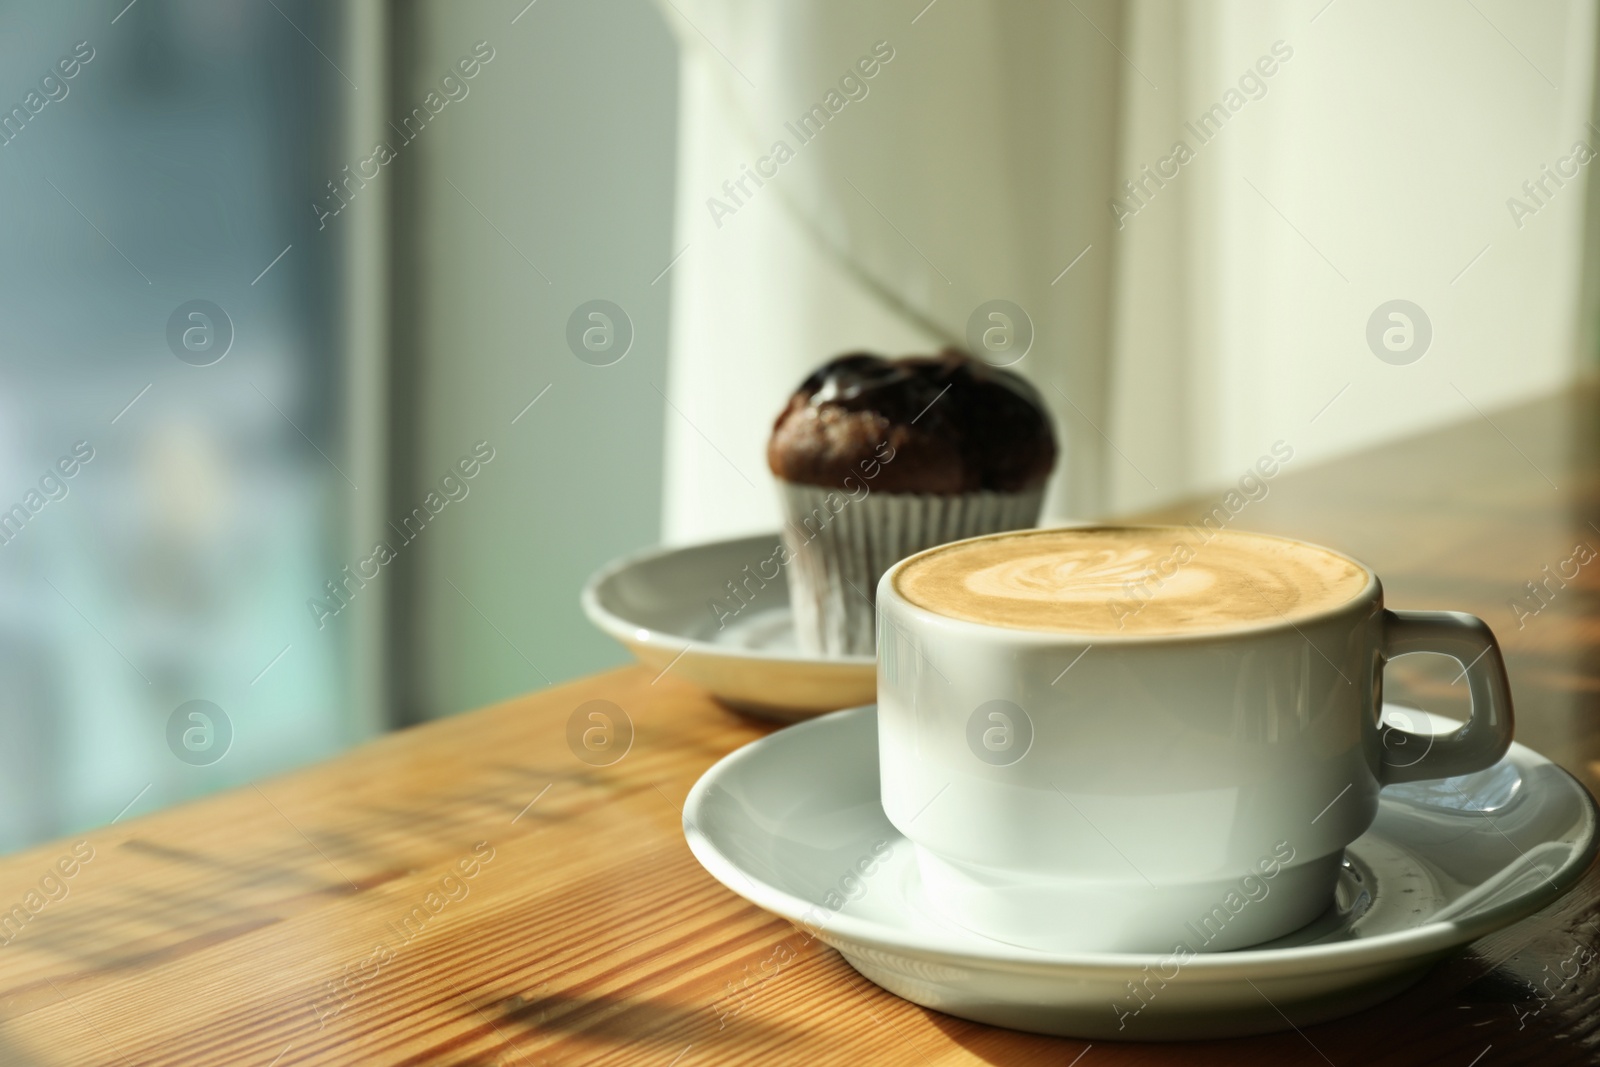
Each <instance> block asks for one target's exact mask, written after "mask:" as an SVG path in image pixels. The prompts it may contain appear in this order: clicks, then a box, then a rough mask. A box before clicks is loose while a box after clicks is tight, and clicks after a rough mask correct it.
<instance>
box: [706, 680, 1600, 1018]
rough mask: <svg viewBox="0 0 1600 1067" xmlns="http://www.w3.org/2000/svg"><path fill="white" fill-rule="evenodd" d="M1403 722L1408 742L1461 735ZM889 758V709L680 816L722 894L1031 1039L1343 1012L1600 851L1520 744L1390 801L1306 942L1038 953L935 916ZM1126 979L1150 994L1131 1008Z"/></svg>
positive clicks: (798, 731)
mask: <svg viewBox="0 0 1600 1067" xmlns="http://www.w3.org/2000/svg"><path fill="white" fill-rule="evenodd" d="M1391 707H1392V706H1391ZM1394 710H1396V711H1399V710H1400V709H1398V708H1395V709H1394ZM1404 714H1405V721H1406V723H1407V725H1409V726H1410V727H1411V729H1413V730H1419V729H1425V728H1428V727H1431V729H1432V730H1433V731H1434V732H1436V733H1442V732H1445V731H1448V730H1452V729H1455V728H1456V727H1457V726H1459V725H1460V724H1459V723H1457V722H1454V721H1452V720H1449V719H1445V718H1442V717H1440V716H1429V715H1427V714H1426V713H1423V712H1415V711H1410V710H1406V711H1405V712H1404ZM1417 723H1427V724H1428V727H1419V726H1418V725H1416V724H1417ZM877 741H878V737H877V717H876V712H875V710H874V709H873V708H871V707H862V708H852V709H850V710H848V711H841V712H838V713H837V714H833V715H827V716H824V717H822V718H818V719H815V720H813V721H811V722H807V723H802V724H800V725H797V726H794V727H791V728H790V729H787V730H780V731H778V732H777V733H774V734H772V735H770V736H768V737H765V738H762V739H761V740H759V741H756V742H754V743H752V744H749V745H746V746H745V747H744V748H741V749H739V750H738V751H737V752H734V753H732V754H730V755H729V756H727V757H725V758H724V759H722V760H721V761H720V762H718V763H717V764H716V765H715V766H713V767H712V768H711V769H710V770H708V771H707V772H706V773H705V775H704V776H703V777H701V779H700V781H699V782H697V783H696V784H695V787H694V789H693V790H692V791H691V792H690V793H689V797H688V800H687V801H686V802H685V804H684V808H683V828H684V834H685V836H686V837H687V838H688V840H689V847H690V848H691V849H692V850H693V851H694V854H695V856H696V857H697V858H698V859H699V860H700V862H701V863H702V864H703V865H704V866H705V868H706V869H707V870H708V871H710V872H711V874H712V875H713V876H714V877H715V878H716V879H717V880H718V881H720V882H722V884H723V885H725V886H727V887H728V888H729V889H732V890H733V891H734V892H735V893H738V894H739V895H740V896H742V897H744V898H745V899H747V900H749V901H751V902H753V903H755V904H757V905H759V906H760V907H762V908H765V909H766V910H768V911H771V912H773V913H775V914H777V915H780V916H783V917H784V918H786V919H789V920H791V921H792V922H795V923H798V924H801V926H802V927H803V928H806V929H809V930H811V931H813V932H815V933H816V935H817V936H818V937H820V938H821V939H822V940H823V941H824V942H826V943H827V944H829V945H832V946H833V947H834V948H836V949H838V950H839V952H840V953H842V954H843V955H844V957H845V959H846V960H848V961H849V962H850V964H851V966H853V967H855V969H856V970H858V971H860V972H861V973H862V974H863V975H865V976H866V977H867V978H868V979H870V980H871V981H873V982H875V983H877V984H878V985H880V986H882V987H883V988H885V989H887V990H889V991H890V992H891V993H895V994H897V995H899V996H902V997H905V998H906V999H907V1000H910V1001H913V1002H915V1003H917V1004H921V1005H924V1006H926V1007H929V1008H936V1009H938V1010H939V1011H942V1012H947V1013H948V1014H951V1015H958V1016H961V1017H962V1018H967V1019H974V1020H977V1021H979V1022H985V1023H993V1024H996V1025H1000V1026H1008V1027H1013V1028H1015V1029H1019V1030H1032V1031H1037V1032H1039V1033H1047V1034H1065V1035H1071V1036H1074V1037H1082V1038H1090V1039H1095V1040H1099V1039H1124V1040H1136V1041H1143V1040H1171V1039H1180V1038H1208V1037H1222V1036H1230V1035H1240V1034H1255V1033H1267V1032H1270V1031H1274V1030H1284V1029H1288V1028H1289V1026H1290V1024H1291V1022H1292V1023H1293V1024H1294V1025H1296V1026H1301V1025H1305V1024H1308V1023H1314V1022H1319V1021H1322V1020H1326V1019H1331V1018H1335V1017H1337V1016H1340V1015H1345V1014H1348V1013H1350V1012H1354V1011H1358V1010H1360V1009H1362V1008H1365V1007H1368V1006H1370V1005H1372V1004H1375V1003H1377V1002H1378V1001H1380V1000H1382V999H1384V998H1386V997H1389V996H1392V995H1393V994H1395V993H1398V992H1399V991H1401V990H1402V989H1404V988H1406V987H1407V986H1409V985H1410V984H1411V983H1412V982H1414V981H1416V980H1417V979H1418V978H1419V977H1421V976H1422V974H1423V973H1424V972H1425V971H1426V970H1427V969H1428V968H1429V967H1430V966H1431V965H1432V964H1433V963H1434V962H1436V961H1437V960H1439V959H1440V958H1441V957H1443V956H1445V955H1447V954H1449V953H1450V952H1451V951H1452V950H1454V949H1457V948H1459V947H1460V946H1462V945H1465V944H1467V943H1468V942H1470V941H1474V940H1476V939H1478V938H1480V937H1483V936H1484V935H1486V934H1488V933H1490V932H1492V931H1494V930H1497V929H1500V928H1501V927H1504V926H1507V925H1509V924H1511V923H1513V922H1515V921H1517V920H1518V919H1521V918H1523V917H1525V916H1527V915H1530V914H1532V913H1533V912H1535V911H1537V910H1539V909H1540V908H1541V907H1543V906H1544V905H1546V904H1548V903H1550V902H1551V901H1553V900H1555V899H1556V898H1557V897H1559V896H1560V895H1561V894H1562V893H1563V892H1565V891H1566V890H1567V889H1569V888H1570V887H1571V886H1572V885H1573V883H1575V882H1576V881H1577V880H1578V878H1579V876H1580V875H1581V874H1582V873H1583V872H1584V870H1585V869H1586V868H1587V867H1588V865H1589V861H1590V859H1591V858H1592V857H1593V855H1594V853H1595V825H1596V820H1595V806H1594V801H1593V800H1591V799H1590V796H1589V794H1588V792H1587V791H1586V790H1585V789H1584V788H1583V787H1582V786H1581V785H1579V784H1578V783H1577V782H1576V781H1575V780H1574V779H1573V778H1572V777H1571V776H1570V775H1568V774H1567V773H1566V772H1565V771H1563V770H1562V769H1561V768H1559V767H1557V766H1556V765H1555V764H1553V763H1551V762H1550V761H1549V760H1547V759H1545V758H1544V757H1542V756H1540V755H1538V754H1537V753H1535V752H1533V751H1531V750H1530V749H1527V748H1524V747H1523V746H1521V745H1512V747H1511V751H1510V752H1509V753H1508V754H1507V755H1506V757H1505V759H1503V760H1501V761H1500V763H1498V764H1496V765H1495V766H1494V767H1492V768H1490V769H1489V770H1487V771H1482V772H1480V773H1478V774H1473V775H1467V776H1465V777H1461V778H1455V779H1448V780H1446V781H1442V782H1418V783H1415V784H1408V785H1399V786H1391V787H1389V788H1387V789H1385V790H1384V791H1383V794H1382V799H1381V801H1380V803H1379V811H1378V816H1377V820H1376V821H1375V822H1374V823H1373V825H1372V828H1371V829H1370V830H1368V831H1367V832H1366V833H1365V834H1364V835H1362V837H1361V838H1360V839H1358V840H1357V841H1356V842H1355V843H1354V844H1352V845H1351V846H1350V847H1349V848H1348V849H1347V850H1346V853H1345V855H1346V861H1345V870H1344V874H1343V876H1342V878H1341V881H1340V886H1339V890H1338V895H1337V900H1336V902H1335V904H1334V906H1333V907H1331V908H1330V909H1329V910H1328V911H1327V912H1326V913H1324V914H1323V916H1322V917H1321V918H1319V919H1318V920H1316V921H1315V922H1313V923H1312V924H1311V925H1310V926H1308V927H1306V928H1304V929H1302V930H1300V931H1297V932H1296V933H1294V934H1291V935H1289V936H1287V937H1284V938H1280V939H1279V940H1277V941H1274V942H1271V943H1269V944H1267V945H1264V946H1259V947H1256V948H1251V949H1242V950H1238V951H1234V952H1219V953H1212V954H1202V955H1199V956H1196V957H1193V958H1191V959H1190V960H1189V961H1188V962H1185V963H1183V964H1182V965H1181V966H1177V965H1175V964H1174V963H1173V962H1172V961H1171V958H1170V957H1163V956H1160V955H1136V954H1118V955H1113V954H1080V955H1069V954H1050V953H1041V952H1033V951H1030V950H1028V949H1024V948H1017V947H1013V946H1010V945H1005V944H1001V943H999V942H996V941H990V940H987V939H986V938H982V937H979V936H977V935H976V934H971V933H968V932H967V931H965V930H962V929H960V928H958V927H955V926H953V925H951V924H949V923H947V922H945V921H943V920H941V919H939V918H937V917H935V916H934V915H932V914H931V913H930V912H929V910H928V909H927V907H926V905H925V904H924V902H923V901H922V899H921V893H920V886H919V882H918V877H917V868H916V863H915V861H914V859H913V857H912V853H911V846H910V844H909V843H908V842H907V841H906V840H905V839H904V838H903V837H901V836H900V834H899V832H898V831H897V830H896V829H895V828H894V827H893V826H892V825H891V824H890V823H889V821H888V820H887V819H886V818H884V815H883V810H882V808H881V807H880V806H879V803H878V744H877ZM1463 794H1465V797H1466V798H1471V799H1470V802H1469V801H1468V800H1467V799H1465V798H1464V797H1463ZM863 872H864V873H863ZM1175 967H1176V969H1177V973H1176V974H1173V970H1174V968H1175ZM1152 974H1155V975H1156V977H1153V978H1151V977H1149V976H1150V975H1152ZM1163 977H1165V978H1167V979H1169V980H1167V981H1162V980H1161V979H1162V978H1163ZM1147 979H1148V980H1147ZM1129 982H1136V983H1139V984H1140V985H1141V988H1142V989H1144V990H1147V991H1148V992H1146V993H1145V994H1144V996H1142V997H1135V995H1134V994H1133V993H1132V992H1130V988H1129V986H1128V985H1127V983H1129Z"/></svg>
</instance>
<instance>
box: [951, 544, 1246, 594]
mask: <svg viewBox="0 0 1600 1067" xmlns="http://www.w3.org/2000/svg"><path fill="white" fill-rule="evenodd" d="M1161 557H1162V553H1160V552H1157V551H1156V550H1155V549H1153V548H1150V547H1149V546H1145V545H1140V546H1127V547H1120V548H1119V547H1113V546H1107V547H1105V548H1103V549H1097V550H1088V551H1084V552H1082V553H1079V554H1064V553H1062V552H1059V551H1047V552H1037V553H1031V554H1029V555H1026V556H1018V557H1017V558H1016V559H1009V560H1005V561H1003V562H1000V563H995V564H991V565H990V566H987V567H984V568H982V569H981V570H976V571H973V572H972V573H971V574H968V575H967V577H966V583H965V584H966V588H967V589H968V590H969V591H970V592H972V593H976V594H978V595H980V596H987V597H996V598H1000V599H1012V600H1034V601H1042V602H1058V601H1071V602H1075V603H1082V602H1091V603H1098V602H1101V601H1104V600H1106V599H1107V598H1108V597H1116V596H1119V595H1120V594H1122V592H1123V591H1124V590H1125V589H1127V588H1128V587H1129V586H1130V585H1133V586H1137V585H1139V584H1140V583H1143V582H1150V581H1154V580H1159V579H1160V574H1159V572H1158V571H1157V569H1156V568H1157V566H1158V564H1159V563H1160V562H1161ZM1215 582H1216V578H1215V576H1214V575H1212V574H1211V573H1210V571H1208V570H1205V569H1203V568H1201V567H1198V566H1191V567H1189V568H1186V569H1184V570H1180V571H1178V572H1176V573H1175V574H1173V575H1172V576H1171V577H1170V578H1168V579H1166V580H1165V581H1164V582H1163V584H1162V587H1161V588H1162V592H1163V593H1166V594H1168V595H1169V596H1172V595H1188V596H1195V595H1199V594H1201V593H1203V592H1204V591H1205V590H1206V589H1208V588H1210V587H1211V586H1212V585H1214V584H1215Z"/></svg>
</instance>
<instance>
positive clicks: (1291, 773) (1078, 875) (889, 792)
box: [877, 531, 1512, 958]
mask: <svg viewBox="0 0 1600 1067" xmlns="http://www.w3.org/2000/svg"><path fill="white" fill-rule="evenodd" d="M1175 532H1176V531H1175ZM1001 536H1005V535H1001ZM1220 536H1227V534H1226V533H1223V534H1221V535H1220ZM930 551H937V550H930ZM1202 551H1203V550H1202ZM917 558H918V556H912V557H909V558H908V559H907V560H904V561H902V562H901V563H899V564H897V565H896V566H895V567H894V568H892V569H891V570H890V571H889V572H888V573H887V574H885V575H884V576H883V579H882V580H881V581H880V582H879V584H878V596H877V604H878V740H879V762H880V771H881V776H882V799H883V808H884V812H885V813H886V814H887V815H888V817H889V820H890V821H891V822H892V823H894V825H895V826H896V827H897V828H898V829H899V830H900V832H901V833H903V834H904V835H905V836H906V838H907V839H908V840H910V841H911V842H912V844H913V846H914V849H915V853H916V857H917V862H918V867H919V871H920V874H921V878H922V883H923V890H924V892H925V894H926V897H927V900H928V903H929V904H930V905H931V906H932V908H933V910H934V911H935V912H937V913H939V914H941V915H943V916H944V917H945V918H947V919H948V920H950V921H952V922H954V923H956V924H958V925H960V926H962V927H964V928H966V929H969V930H971V931H973V932H976V933H979V934H983V935H985V936H987V937H990V938H994V939H996V940H999V941H1004V942H1007V943H1010V944H1013V945H1021V946H1026V947H1033V948H1038V949H1042V950H1051V951H1100V952H1118V951H1121V952H1174V951H1176V952H1177V953H1178V954H1179V956H1180V958H1181V956H1182V954H1183V953H1184V952H1185V951H1187V952H1202V951H1214V950H1222V949H1230V948H1238V947H1241V946H1244V945H1252V944H1258V943H1260V942H1263V941H1268V940H1271V939H1273V938H1276V937H1280V936H1282V935H1284V934H1287V933H1290V932H1292V931H1293V930H1295V929H1298V928H1299V927H1301V926H1303V925H1305V924H1306V923H1308V922H1310V921H1311V920H1312V919H1314V918H1316V917H1317V916H1318V915H1319V914H1320V913H1321V912H1322V911H1324V910H1325V909H1326V908H1327V907H1328V906H1329V905H1330V903H1331V902H1332V899H1333V892H1334V888H1335V883H1336V881H1337V879H1338V874H1339V867H1340V863H1341V860H1342V858H1343V854H1344V847H1345V846H1346V845H1347V844H1349V843H1350V842H1351V841H1353V840H1355V839H1356V838H1357V837H1359V836H1360V835H1361V834H1362V833H1363V832H1364V831H1365V830H1366V829H1367V827H1368V826H1369V825H1370V824H1371V822H1372V820H1373V817H1374V816H1375V815H1376V813H1377V807H1378V790H1379V789H1380V788H1382V787H1383V786H1385V785H1388V784H1391V783H1394V782H1407V781H1414V780H1417V779H1423V778H1443V777H1449V776H1453V775H1460V774H1467V773H1469V772H1472V771H1476V770H1481V769H1483V768H1485V767H1488V766H1490V765H1491V764H1493V763H1494V762H1495V761H1497V760H1498V759H1499V758H1500V757H1501V756H1502V755H1504V754H1505V751H1506V749H1507V748H1508V747H1509V746H1510V744H1511V731H1512V709H1511V692H1510V687H1509V685H1508V684H1507V681H1506V673H1505V665H1504V663H1503V661H1502V660H1501V657H1500V649H1499V646H1498V645H1497V644H1496V642H1495V639H1494V635H1493V634H1491V633H1490V632H1489V628H1488V627H1487V626H1486V625H1485V624H1484V623H1483V622H1482V620H1480V619H1477V618H1475V617H1473V616H1471V615H1464V614H1461V613H1458V612H1435V611H1429V612H1414V611H1389V610H1386V609H1385V608H1384V606H1383V588H1382V586H1381V585H1380V583H1379V581H1378V578H1377V576H1376V575H1375V574H1373V573H1372V571H1371V570H1370V569H1369V568H1365V567H1363V568H1362V569H1363V570H1364V571H1365V572H1366V574H1367V584H1366V587H1365V589H1363V590H1362V592H1361V593H1360V595H1358V596H1357V597H1356V598H1355V599H1354V600H1351V601H1349V602H1347V603H1344V604H1340V605H1338V606H1337V607H1334V608H1332V609H1329V610H1326V611H1323V612H1322V613H1320V614H1314V615H1311V616H1309V617H1306V618H1297V619H1295V620H1294V621H1293V622H1288V621H1285V620H1282V619H1270V620H1264V621H1262V622H1260V623H1259V624H1251V625H1249V626H1248V628H1245V629H1232V630H1229V631H1228V632H1224V633H1199V634H1185V635H1181V636H1137V635H1134V636H1130V635H1127V634H1120V633H1119V634H1095V635H1083V636H1076V635H1072V634H1063V633H1046V632H1035V631H1029V630H1018V629H1011V628H1007V627H999V626H990V625H984V624H979V623H973V622H967V621H963V620H959V619H954V618H949V617H946V616H943V615H939V614H936V613H934V612H931V611H928V610H925V609H923V608H920V607H917V606H916V605H913V604H911V603H909V602H908V601H907V600H906V599H905V598H904V597H902V596H901V595H900V594H899V593H898V592H897V591H896V589H895V576H896V575H897V574H898V573H899V572H900V571H901V570H902V569H903V568H904V567H906V566H907V565H908V563H909V562H910V561H911V560H914V559H917ZM1357 565H1358V566H1360V564H1357ZM1412 652H1436V653H1440V654H1443V655H1446V656H1450V657H1452V658H1454V659H1456V660H1457V661H1459V662H1460V663H1461V664H1462V667H1463V669H1464V671H1465V674H1466V680H1467V684H1468V688H1469V690H1470V692H1471V697H1472V715H1471V719H1470V721H1469V722H1468V723H1467V724H1466V725H1464V726H1462V727H1461V728H1460V729H1459V730H1456V731H1455V732H1453V733H1451V734H1447V735H1442V736H1431V735H1427V734H1416V733H1411V732H1409V731H1407V730H1405V729H1403V728H1401V727H1403V726H1405V725H1406V724H1404V723H1399V724H1396V723H1394V722H1392V721H1387V722H1380V714H1381V709H1382V706H1383V698H1382V692H1383V667H1384V664H1385V663H1386V662H1387V661H1388V660H1389V659H1391V658H1393V657H1395V656H1399V655H1403V654H1406V653H1412Z"/></svg>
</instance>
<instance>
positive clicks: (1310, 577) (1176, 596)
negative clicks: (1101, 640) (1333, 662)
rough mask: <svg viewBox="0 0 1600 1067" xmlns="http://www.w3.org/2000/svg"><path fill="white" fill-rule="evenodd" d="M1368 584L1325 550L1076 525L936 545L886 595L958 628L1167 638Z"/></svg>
mask: <svg viewBox="0 0 1600 1067" xmlns="http://www.w3.org/2000/svg"><path fill="white" fill-rule="evenodd" d="M1370 580H1371V578H1370V576H1369V574H1368V572H1367V571H1366V569H1365V568H1363V567H1362V566H1361V565H1360V564H1358V563H1356V562H1355V561H1353V560H1350V559H1348V558H1346V557H1344V556H1341V555H1339V554H1337V553H1335V552H1330V551H1328V550H1327V549H1323V548H1318V547H1316V546H1315V545H1308V544H1305V543H1303V542H1299V541H1289V540H1286V539H1283V538H1278V537H1272V536H1269V535H1266V534H1254V533H1243V532H1236V531H1231V530H1225V531H1220V532H1219V531H1213V530H1206V529H1201V528H1195V527H1177V526H1173V527H1142V528H1131V527H1084V528H1076V529H1055V530H1033V531H1029V532H1026V533H1019V534H1002V535H998V536H994V537H984V538H979V539H975V540H971V541H963V542H958V543H955V544H952V545H948V546H945V547H942V548H936V549H933V550H932V551H930V552H927V553H924V554H923V555H921V556H919V557H917V558H916V559H914V560H911V561H910V562H908V563H907V564H906V565H905V566H904V567H902V568H901V570H900V572H899V573H898V574H897V575H896V576H895V578H894V587H895V590H896V591H897V592H898V593H899V594H900V595H901V596H903V597H904V598H905V599H906V600H908V601H910V602H911V603H912V604H915V605H916V606H917V607H920V608H924V609H926V610H928V611H931V612H934V613H935V614H938V615H945V616H948V617H950V618H954V619H961V620H965V621H967V622H976V623H984V624H987V625H990V626H1002V627H1008V628H1011V629H1018V630H1041V631H1046V632H1049V633H1073V634H1128V635H1148V636H1171V635H1178V634H1192V633H1214V632H1229V631H1235V630H1239V629H1246V628H1250V627H1253V626H1260V625H1263V624H1268V623H1273V622H1279V621H1288V622H1295V621H1298V620H1301V619H1304V618H1307V617H1310V616H1313V615H1316V614H1318V613H1320V612H1323V611H1326V610H1328V609H1331V608H1337V607H1339V606H1340V605H1342V604H1347V603H1349V602H1350V601H1352V600H1354V599H1356V598H1357V597H1359V596H1360V595H1361V593H1362V592H1363V590H1365V589H1366V588H1367V584H1368V582H1369V581H1370Z"/></svg>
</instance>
